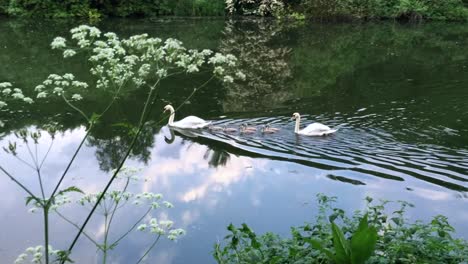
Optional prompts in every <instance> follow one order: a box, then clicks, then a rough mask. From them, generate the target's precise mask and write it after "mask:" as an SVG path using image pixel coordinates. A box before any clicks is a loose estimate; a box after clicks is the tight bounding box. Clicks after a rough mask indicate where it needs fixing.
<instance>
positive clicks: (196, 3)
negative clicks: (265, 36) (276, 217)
mask: <svg viewBox="0 0 468 264" xmlns="http://www.w3.org/2000/svg"><path fill="white" fill-rule="evenodd" d="M224 8H225V4H224V1H223V0H156V1H154V0H125V1H124V0H88V1H82V0H65V1H58V0H0V14H2V13H5V14H8V15H10V16H35V17H47V18H67V17H82V18H88V19H89V20H91V21H95V20H99V19H101V17H102V16H118V17H130V16H157V15H179V16H219V15H223V14H224Z"/></svg>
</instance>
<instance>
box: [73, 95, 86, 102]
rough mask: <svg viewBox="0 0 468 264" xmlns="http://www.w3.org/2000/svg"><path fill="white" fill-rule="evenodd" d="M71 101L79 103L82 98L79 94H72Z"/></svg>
mask: <svg viewBox="0 0 468 264" xmlns="http://www.w3.org/2000/svg"><path fill="white" fill-rule="evenodd" d="M72 99H73V100H75V101H80V100H82V99H83V97H82V96H81V95H80V94H74V95H72Z"/></svg>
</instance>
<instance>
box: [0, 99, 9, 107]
mask: <svg viewBox="0 0 468 264" xmlns="http://www.w3.org/2000/svg"><path fill="white" fill-rule="evenodd" d="M7 105H8V104H7V103H5V102H3V101H0V108H2V107H5V106H7Z"/></svg>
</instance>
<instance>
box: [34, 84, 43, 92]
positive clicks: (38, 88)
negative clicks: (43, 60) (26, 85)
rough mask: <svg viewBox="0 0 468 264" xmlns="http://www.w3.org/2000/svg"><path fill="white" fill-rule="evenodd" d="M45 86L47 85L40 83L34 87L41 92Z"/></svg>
mask: <svg viewBox="0 0 468 264" xmlns="http://www.w3.org/2000/svg"><path fill="white" fill-rule="evenodd" d="M44 88H45V86H44V85H42V84H39V85H38V86H36V88H34V91H36V92H40V91H42V90H43V89H44Z"/></svg>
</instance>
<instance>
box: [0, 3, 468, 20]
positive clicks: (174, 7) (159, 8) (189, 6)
mask: <svg viewBox="0 0 468 264" xmlns="http://www.w3.org/2000/svg"><path fill="white" fill-rule="evenodd" d="M0 15H4V16H8V17H45V18H72V17H75V18H76V17H78V18H86V19H89V20H100V19H102V18H104V17H155V16H229V15H241V16H252V15H253V16H273V17H277V18H284V17H289V18H294V19H299V20H304V19H308V20H386V19H395V20H411V21H421V20H443V21H468V0H446V1H438V0H388V1H383V0H294V1H286V0H255V1H251V0H159V1H146V0H131V1H121V2H114V1H111V0H89V1H72V0H65V1H60V2H58V1H52V0H46V1H34V0H0Z"/></svg>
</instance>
